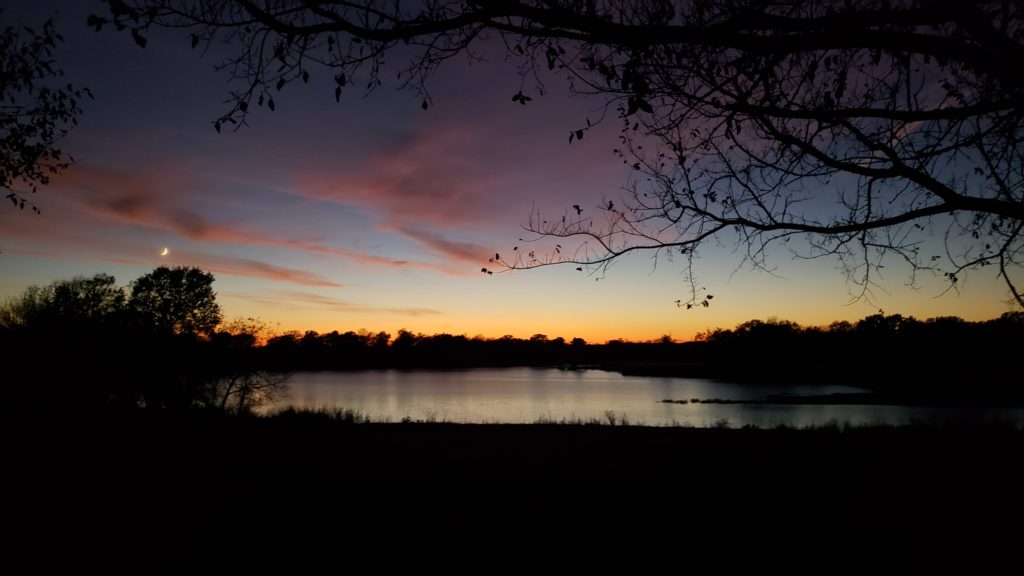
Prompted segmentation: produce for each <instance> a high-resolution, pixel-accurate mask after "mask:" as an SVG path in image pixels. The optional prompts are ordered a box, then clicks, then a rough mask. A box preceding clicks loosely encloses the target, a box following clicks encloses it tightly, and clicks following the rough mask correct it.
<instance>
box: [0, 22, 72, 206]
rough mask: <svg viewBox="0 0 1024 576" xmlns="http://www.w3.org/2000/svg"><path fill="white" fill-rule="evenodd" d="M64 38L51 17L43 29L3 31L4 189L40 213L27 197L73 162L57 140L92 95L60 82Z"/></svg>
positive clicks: (0, 152)
mask: <svg viewBox="0 0 1024 576" xmlns="http://www.w3.org/2000/svg"><path fill="white" fill-rule="evenodd" d="M0 16H2V11H0ZM61 40H63V38H62V37H61V35H60V34H58V33H57V31H56V30H55V28H54V25H53V20H52V19H51V20H47V21H46V22H45V23H44V24H43V25H42V26H41V27H40V28H39V29H33V28H31V27H28V26H20V25H13V24H11V25H7V26H4V27H3V29H2V30H0V188H3V190H4V193H5V196H6V197H7V199H8V200H10V201H11V202H12V203H13V204H14V205H15V206H16V207H18V208H19V209H22V210H24V209H25V207H26V206H27V207H29V208H31V209H32V211H33V212H36V213H39V207H38V206H37V205H36V204H35V203H33V202H32V201H31V200H30V199H28V198H27V197H26V196H25V194H26V192H27V193H32V194H34V193H35V192H36V190H37V188H38V187H39V186H40V185H45V184H47V183H49V181H50V176H51V175H53V174H56V173H58V172H60V171H61V170H63V169H65V168H67V167H68V165H69V163H70V162H71V160H72V159H71V157H70V156H69V155H66V154H65V153H64V151H63V150H61V149H60V148H59V147H58V140H59V139H60V138H61V137H63V136H64V135H66V134H67V131H68V129H69V128H70V127H71V126H74V125H75V124H77V117H78V115H79V114H80V113H81V111H82V110H81V101H82V100H83V99H84V98H87V97H88V98H91V97H92V93H91V92H90V91H89V89H88V88H76V87H75V86H73V85H71V84H62V83H61V82H62V81H61V77H62V76H63V75H64V72H63V70H61V69H60V68H59V67H58V66H57V63H56V61H55V60H54V58H53V51H54V49H55V48H56V47H57V44H58V43H59V42H60V41H61Z"/></svg>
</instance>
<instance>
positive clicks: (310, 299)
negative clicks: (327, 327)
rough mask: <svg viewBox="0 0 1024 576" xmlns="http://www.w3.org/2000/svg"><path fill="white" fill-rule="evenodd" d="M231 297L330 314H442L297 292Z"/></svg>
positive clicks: (282, 291)
mask: <svg viewBox="0 0 1024 576" xmlns="http://www.w3.org/2000/svg"><path fill="white" fill-rule="evenodd" d="M231 296H234V297H236V298H244V299H246V300H250V301H252V302H256V303H258V304H266V305H270V306H278V307H282V306H283V307H287V308H291V309H310V308H313V309H321V310H326V311H331V312H371V313H385V314H397V315H402V316H433V315H438V314H442V312H441V311H439V310H435V309H433V308H416V307H376V306H364V305H362V304H356V303H353V302H349V301H347V300H337V299H335V298H331V297H329V296H324V295H321V294H314V293H311V292H302V291H298V290H279V291H275V292H270V293H266V294H248V293H233V294H231Z"/></svg>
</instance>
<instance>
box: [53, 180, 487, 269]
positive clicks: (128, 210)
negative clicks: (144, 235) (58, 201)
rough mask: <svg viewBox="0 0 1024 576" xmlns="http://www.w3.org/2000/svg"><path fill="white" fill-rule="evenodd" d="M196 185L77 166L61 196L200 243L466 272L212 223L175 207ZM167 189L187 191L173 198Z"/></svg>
mask: <svg viewBox="0 0 1024 576" xmlns="http://www.w3.org/2000/svg"><path fill="white" fill-rule="evenodd" d="M195 187H196V186H195V184H194V183H190V182H188V181H187V179H185V178H184V177H182V176H180V175H177V174H169V173H167V172H165V171H163V170H161V169H154V170H152V171H147V175H146V176H145V177H143V176H140V175H138V174H132V173H127V172H120V171H113V170H105V169H101V168H95V167H90V166H86V165H81V166H76V167H75V168H74V169H73V170H70V171H69V172H68V173H67V175H66V176H65V177H62V178H61V189H62V190H63V191H64V192H65V195H66V196H67V197H68V198H69V199H71V200H73V201H75V202H77V203H79V204H80V205H81V206H82V207H83V208H84V209H85V210H86V211H87V213H88V214H90V215H92V216H93V217H96V218H99V219H101V220H114V221H117V222H119V223H123V224H129V225H133V226H140V227H144V228H149V229H154V230H161V231H169V232H173V233H176V234H179V235H181V236H183V237H185V238H188V239H190V240H195V241H199V242H208V243H231V244H239V245H258V246H273V247H279V248H287V249H292V250H301V251H305V252H313V253H319V254H327V255H332V256H341V257H343V258H347V259H350V260H353V261H356V262H359V263H362V264H370V265H379V266H390V267H411V268H420V269H432V270H439V271H442V272H446V273H450V274H451V273H454V274H460V273H468V272H467V271H464V270H461V269H459V268H457V267H453V266H451V265H448V264H438V263H432V262H418V261H413V260H408V259H402V258H391V257H388V256H380V255H375V254H369V253H365V252H360V251H357V250H352V249H347V248H341V247H336V246H330V245H327V244H323V243H319V242H311V241H305V240H297V239H288V238H275V237H272V236H268V235H267V234H264V233H261V232H259V231H256V230H253V229H251V228H250V227H248V226H246V225H244V224H240V223H236V222H213V221H211V220H209V219H208V218H206V217H204V216H203V215H201V214H199V213H198V212H196V211H194V210H191V209H188V208H183V207H181V206H180V205H179V204H181V203H188V202H195V201H196V199H194V198H191V197H190V194H189V192H187V190H190V189H194V188H195ZM172 190H183V191H186V192H180V193H177V194H175V193H172Z"/></svg>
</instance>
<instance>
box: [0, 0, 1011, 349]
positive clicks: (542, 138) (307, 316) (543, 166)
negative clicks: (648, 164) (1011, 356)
mask: <svg viewBox="0 0 1024 576" xmlns="http://www.w3.org/2000/svg"><path fill="white" fill-rule="evenodd" d="M0 5H3V6H4V14H3V16H2V17H3V19H4V20H5V21H7V22H10V21H14V22H24V23H25V24H30V25H38V24H39V23H41V22H42V20H43V19H45V15H46V14H47V13H48V12H52V11H55V10H59V16H58V17H57V23H58V28H59V30H60V31H61V32H62V33H63V34H64V36H65V43H64V44H63V45H62V47H61V50H60V52H59V54H58V61H59V63H60V64H61V66H62V67H63V68H64V69H65V71H66V73H67V79H68V80H69V81H71V82H73V83H75V84H78V85H85V86H89V87H90V88H91V89H92V91H93V92H94V94H95V100H93V101H89V102H87V103H86V105H85V112H84V114H83V115H82V117H81V118H80V124H79V126H78V127H77V128H76V129H75V130H74V131H73V132H72V133H71V135H70V136H69V137H68V138H67V139H66V140H65V141H64V142H63V143H62V148H64V149H65V150H66V151H68V152H70V153H71V154H72V155H73V156H74V157H75V159H76V163H75V164H74V165H73V166H72V167H71V168H70V169H69V170H67V171H66V172H65V173H64V174H62V175H60V176H59V177H56V178H54V180H53V182H52V184H51V185H50V186H48V187H45V188H43V189H41V190H40V192H39V194H38V195H36V196H35V197H33V198H32V199H33V200H34V201H35V202H36V203H37V204H38V205H39V207H40V208H41V210H42V214H41V215H33V214H31V213H29V212H19V211H17V210H14V209H13V208H12V207H11V206H10V205H6V206H4V207H3V208H0V252H2V253H0V298H7V297H10V296H13V295H16V294H18V293H20V292H21V291H22V290H24V289H25V287H26V286H28V285H31V284H46V283H49V282H51V281H53V280H56V279H61V278H70V277H72V276H75V275H91V274H94V273H97V272H108V273H110V274H113V275H114V276H116V277H117V279H118V280H119V282H121V283H123V284H128V283H129V282H130V281H131V280H133V279H134V278H137V277H138V276H140V275H142V274H144V273H146V272H148V271H150V270H152V269H153V268H154V267H156V266H159V265H188V266H198V267H201V268H203V269H206V270H209V271H212V272H213V273H214V274H215V275H216V278H217V281H216V284H215V288H216V290H217V292H218V300H219V302H220V303H221V305H222V307H223V309H224V313H225V316H226V318H229V319H230V318H234V317H239V316H243V317H244V316H257V317H260V318H263V319H264V320H267V321H269V322H271V323H272V324H274V325H275V326H276V328H277V329H278V330H280V331H286V330H300V331H304V330H317V331H320V332H327V331H331V330H339V331H346V330H358V329H367V330H372V331H378V330H385V331H388V332H391V333H392V334H394V333H395V332H396V331H397V330H398V329H400V328H405V329H408V330H411V331H413V332H423V333H428V334H430V333H438V332H449V333H455V334H467V335H469V336H474V335H477V334H480V335H484V336H487V337H498V336H501V335H504V334H512V335H515V336H520V337H528V336H530V335H531V334H534V333H544V334H547V335H548V336H550V337H556V336H562V337H565V338H566V339H569V338H572V337H582V338H585V339H587V340H588V341H595V342H600V341H604V340H607V339H611V338H627V339H632V340H646V339H653V338H657V337H659V336H661V335H663V334H669V335H671V336H673V337H674V338H676V339H678V340H688V339H690V338H692V337H693V335H694V334H695V333H696V332H698V331H701V330H704V329H707V328H712V327H732V326H733V325H735V324H737V323H739V322H742V321H744V320H748V319H751V318H762V319H764V318H768V317H778V318H783V319H789V320H793V321H796V322H799V323H801V324H824V323H828V322H830V321H832V320H839V319H847V320H856V319H859V318H862V317H864V316H866V315H868V314H872V313H874V312H877V311H878V309H879V308H881V309H884V310H885V311H886V313H902V314H905V315H914V316H917V317H921V318H927V317H932V316H939V315H957V316H961V317H964V318H967V319H972V320H982V319H988V318H993V317H995V316H998V315H999V314H1001V313H1002V312H1005V311H1007V310H1010V309H1011V308H1010V307H1009V305H1008V304H1007V303H1006V299H1007V293H1006V289H1005V287H1004V285H1003V283H1002V281H1001V280H1000V279H998V278H997V277H996V273H995V271H994V270H993V271H988V270H982V271H979V272H975V273H973V274H971V275H970V276H968V277H967V279H966V281H965V282H964V283H963V286H962V287H961V291H960V294H959V295H957V294H955V293H947V294H945V295H942V296H940V294H941V293H942V292H943V290H944V288H945V284H944V283H943V282H942V279H941V278H935V277H931V276H926V277H919V278H918V282H919V285H918V287H917V288H916V289H915V288H911V287H908V286H907V281H908V279H909V270H908V269H906V268H905V267H901V266H900V265H899V263H898V262H895V261H893V262H891V263H887V267H886V269H885V270H883V271H882V272H884V274H885V278H884V280H883V287H884V290H883V289H879V290H876V291H875V294H874V300H873V301H858V302H853V303H851V291H852V290H855V287H853V286H850V285H848V284H847V282H846V278H845V276H844V275H843V274H842V273H841V272H840V270H839V269H838V266H837V263H836V262H835V261H833V260H815V261H795V260H793V259H792V258H791V255H790V253H789V252H788V250H787V249H786V248H783V247H779V248H777V249H776V250H774V251H773V252H772V256H773V257H772V260H771V262H772V264H774V265H775V266H777V270H776V271H775V274H774V275H772V274H768V273H765V272H763V271H755V270H751V269H749V266H748V267H740V268H739V269H737V267H738V266H740V263H741V258H740V253H738V252H736V251H735V250H734V246H732V245H729V244H727V243H725V244H723V245H721V246H718V247H716V246H711V245H709V246H708V247H706V248H705V249H704V250H703V251H702V252H701V253H700V260H699V261H698V263H697V269H696V271H697V273H698V274H699V275H700V281H701V285H702V286H706V287H707V289H708V291H709V292H710V293H711V294H713V295H714V296H715V298H714V300H713V304H712V306H710V307H709V308H707V309H704V308H699V309H696V310H689V311H687V310H681V309H678V308H677V307H676V305H675V303H674V302H675V300H677V299H679V298H686V297H688V288H687V284H686V281H685V278H684V277H683V276H682V274H681V270H682V269H681V267H680V265H679V263H673V262H668V261H661V260H659V261H658V262H657V263H655V261H653V260H652V259H651V255H650V254H637V255H633V256H631V257H629V258H627V259H623V260H622V261H620V262H617V263H616V264H614V265H613V266H612V267H611V269H610V270H608V272H607V273H605V274H600V275H590V274H586V273H581V272H578V271H576V270H575V267H573V266H554V267H548V268H543V269H536V270H530V271H515V272H510V273H499V274H495V275H493V276H488V275H484V274H481V273H480V269H481V267H482V266H490V265H489V264H488V263H487V259H488V257H490V256H493V255H494V253H495V252H504V253H508V252H509V251H511V249H512V247H513V246H515V245H522V244H521V243H520V242H518V238H520V237H523V236H524V232H523V231H522V229H521V226H522V225H523V224H524V223H526V221H527V218H528V216H529V214H530V212H531V210H533V209H540V210H542V211H544V212H545V213H552V214H561V213H562V211H563V210H565V209H566V207H568V206H571V205H573V204H579V205H581V206H583V209H584V210H592V211H593V213H595V214H596V213H598V212H599V210H598V208H597V206H598V205H599V204H601V203H603V202H605V201H606V200H607V199H618V198H619V197H620V196H621V195H622V187H623V185H624V184H625V183H626V179H627V177H628V174H627V170H626V169H625V167H624V166H622V164H621V163H619V162H618V161H617V160H616V158H615V157H614V156H613V155H612V152H611V151H612V149H613V148H615V147H616V145H617V140H616V138H617V136H618V133H617V128H618V125H617V123H615V122H608V123H606V124H603V125H601V126H599V127H597V128H596V129H594V130H591V131H590V132H588V133H587V136H586V138H585V139H584V140H583V141H582V142H574V143H572V144H571V145H570V144H569V143H568V142H567V136H568V134H569V131H570V130H572V129H575V128H578V127H580V126H581V125H582V124H583V123H584V122H585V119H586V118H587V116H588V112H592V111H593V110H595V109H596V108H597V107H598V106H599V105H600V102H599V101H596V100H588V99H585V98H582V97H570V96H569V95H568V90H567V88H566V86H565V84H564V82H559V81H557V80H552V81H551V82H550V85H549V88H551V90H550V92H549V93H548V94H547V95H545V96H543V97H539V96H537V95H536V94H534V96H535V97H534V100H533V101H532V102H531V103H530V104H529V105H528V106H520V105H519V104H517V103H514V102H512V101H511V99H510V96H511V95H512V94H515V93H516V92H517V91H519V90H520V79H519V78H518V76H516V74H515V72H514V68H513V67H512V65H511V64H509V63H507V62H504V61H503V60H502V58H501V55H500V53H495V54H493V55H491V61H490V62H486V63H482V64H481V63H474V64H472V65H470V64H469V63H468V62H466V61H465V60H455V61H452V62H450V63H449V64H448V65H447V66H446V67H444V68H442V69H441V72H440V73H439V75H438V76H437V77H436V78H434V80H433V81H432V82H431V83H430V88H431V91H432V97H433V106H432V107H430V108H429V109H428V110H426V111H424V110H422V109H421V108H420V102H421V99H420V98H418V97H417V96H416V95H414V94H411V93H408V92H400V91H396V90H393V89H391V87H389V86H387V85H385V86H384V87H383V88H381V89H379V90H377V91H375V92H373V93H372V94H370V95H369V96H366V97H364V95H363V94H362V93H361V92H359V91H358V90H351V91H349V92H348V93H346V94H345V95H344V96H343V97H342V99H341V103H340V104H338V103H335V101H334V94H333V83H332V82H329V81H328V77H327V74H326V73H323V78H317V77H315V76H314V78H313V79H312V81H311V82H310V83H309V85H308V86H301V85H297V86H291V87H289V88H287V89H286V90H285V91H284V92H283V93H282V94H281V95H280V97H279V98H278V99H277V110H276V112H273V113H270V112H267V111H266V110H264V109H260V110H258V111H257V112H256V113H255V114H253V115H251V116H250V126H248V127H245V128H243V129H241V130H239V131H235V132H232V131H230V130H225V131H224V133H222V134H218V133H217V132H215V131H214V129H213V127H212V121H213V120H214V119H215V118H217V117H218V116H219V115H220V114H221V113H223V112H224V111H225V110H226V105H225V104H224V100H225V99H226V97H227V94H228V85H227V83H226V77H225V75H224V74H223V73H218V72H216V71H215V70H214V66H215V65H216V64H217V63H218V62H219V61H220V56H218V55H217V54H206V55H205V56H203V55H201V54H200V52H199V51H194V50H192V49H190V42H189V37H188V35H187V34H186V33H181V32H179V33H174V32H167V31H161V32H159V33H153V34H151V35H150V37H149V43H148V46H147V48H146V49H141V48H138V47H137V46H135V44H134V43H133V42H132V40H131V37H130V36H129V35H128V34H127V33H121V34H119V33H116V32H114V31H113V30H112V29H107V30H104V31H103V32H101V33H94V32H93V31H92V30H90V29H88V28H87V27H86V25H85V21H86V17H87V16H88V15H89V14H90V13H93V12H100V11H102V10H103V9H104V8H103V6H102V5H99V4H98V3H95V4H94V3H93V2H87V1H80V2H78V1H67V2H53V1H50V2H35V3H29V2H9V1H8V2H0ZM29 5H31V6H29ZM214 52H216V49H215V50H214ZM221 56H222V55H221ZM313 72H314V74H315V73H316V70H314V71H313ZM385 76H387V73H385ZM164 247H167V248H168V249H169V254H167V255H166V256H161V255H160V253H161V250H162V249H163V248H164ZM887 292H888V293H887Z"/></svg>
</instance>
